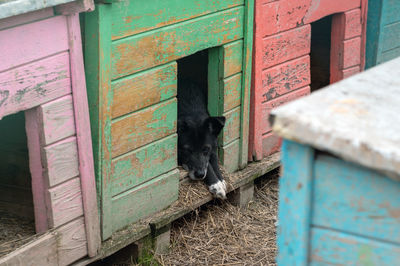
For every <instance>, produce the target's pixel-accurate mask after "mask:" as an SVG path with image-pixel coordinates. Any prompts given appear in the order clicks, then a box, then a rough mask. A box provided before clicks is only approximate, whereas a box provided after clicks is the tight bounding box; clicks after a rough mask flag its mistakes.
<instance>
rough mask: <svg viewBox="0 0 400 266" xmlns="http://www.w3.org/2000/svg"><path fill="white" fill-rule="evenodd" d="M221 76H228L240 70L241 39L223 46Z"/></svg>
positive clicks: (241, 57) (241, 58)
mask: <svg viewBox="0 0 400 266" xmlns="http://www.w3.org/2000/svg"><path fill="white" fill-rule="evenodd" d="M222 60H223V61H222V62H223V77H224V78H226V77H230V76H232V75H234V74H237V73H239V72H241V71H242V60H243V41H242V40H239V41H236V42H232V43H229V44H227V45H224V46H223V58H222Z"/></svg>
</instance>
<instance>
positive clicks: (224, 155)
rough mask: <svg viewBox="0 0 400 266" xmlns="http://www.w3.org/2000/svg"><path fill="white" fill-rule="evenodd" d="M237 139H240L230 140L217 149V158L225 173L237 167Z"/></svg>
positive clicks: (233, 170) (231, 171)
mask: <svg viewBox="0 0 400 266" xmlns="http://www.w3.org/2000/svg"><path fill="white" fill-rule="evenodd" d="M239 141H240V139H237V140H235V141H232V142H231V143H229V144H228V145H225V146H223V147H222V148H221V149H220V150H219V154H218V155H219V160H220V161H221V163H222V166H223V167H224V169H225V171H227V173H233V172H235V171H236V170H238V169H239V156H240V155H239V145H240V144H239Z"/></svg>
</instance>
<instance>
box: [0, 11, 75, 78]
mask: <svg viewBox="0 0 400 266" xmlns="http://www.w3.org/2000/svg"><path fill="white" fill-rule="evenodd" d="M38 36H40V38H38ZM15 40H18V42H16V41H15ZM0 48H1V49H2V51H6V53H5V56H3V57H2V59H1V61H0V72H2V71H5V70H7V69H11V68H14V67H17V66H19V65H22V64H26V63H29V62H32V61H34V60H38V59H41V58H44V57H47V56H50V55H54V54H57V53H60V52H62V51H67V50H68V34H67V24H66V19H65V17H64V16H56V17H52V18H49V19H45V20H40V21H37V22H33V23H28V24H25V25H22V26H20V27H13V28H10V29H5V30H3V31H0Z"/></svg>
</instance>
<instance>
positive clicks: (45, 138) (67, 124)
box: [39, 95, 75, 145]
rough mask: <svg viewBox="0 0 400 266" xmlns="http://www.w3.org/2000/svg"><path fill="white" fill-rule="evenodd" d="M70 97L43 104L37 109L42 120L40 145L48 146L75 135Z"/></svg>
mask: <svg viewBox="0 0 400 266" xmlns="http://www.w3.org/2000/svg"><path fill="white" fill-rule="evenodd" d="M73 108H74V106H73V104H72V96H71V95H67V96H65V97H62V98H60V99H57V100H54V101H51V102H49V103H45V104H43V105H41V106H40V107H39V110H40V115H41V118H42V122H43V124H42V127H43V128H42V135H41V137H42V144H43V145H49V144H52V143H54V142H56V141H58V140H61V139H64V138H67V137H70V136H72V135H75V119H74V110H73Z"/></svg>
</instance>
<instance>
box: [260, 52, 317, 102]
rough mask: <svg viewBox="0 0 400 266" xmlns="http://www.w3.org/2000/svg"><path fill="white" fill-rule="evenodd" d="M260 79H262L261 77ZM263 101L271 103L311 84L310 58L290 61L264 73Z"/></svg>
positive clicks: (304, 57)
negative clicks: (270, 101)
mask: <svg viewBox="0 0 400 266" xmlns="http://www.w3.org/2000/svg"><path fill="white" fill-rule="evenodd" d="M259 78H260V77H259ZM261 79H262V90H263V92H264V93H263V94H262V96H263V101H269V100H272V99H274V98H277V97H279V96H281V95H283V94H286V93H289V92H291V91H293V90H296V89H298V88H301V87H304V86H307V85H309V84H310V82H311V76H310V56H309V55H306V56H303V57H301V58H298V59H295V60H292V61H289V62H287V63H284V64H281V65H278V66H276V67H273V68H269V69H266V70H265V71H263V72H262V76H261Z"/></svg>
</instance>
